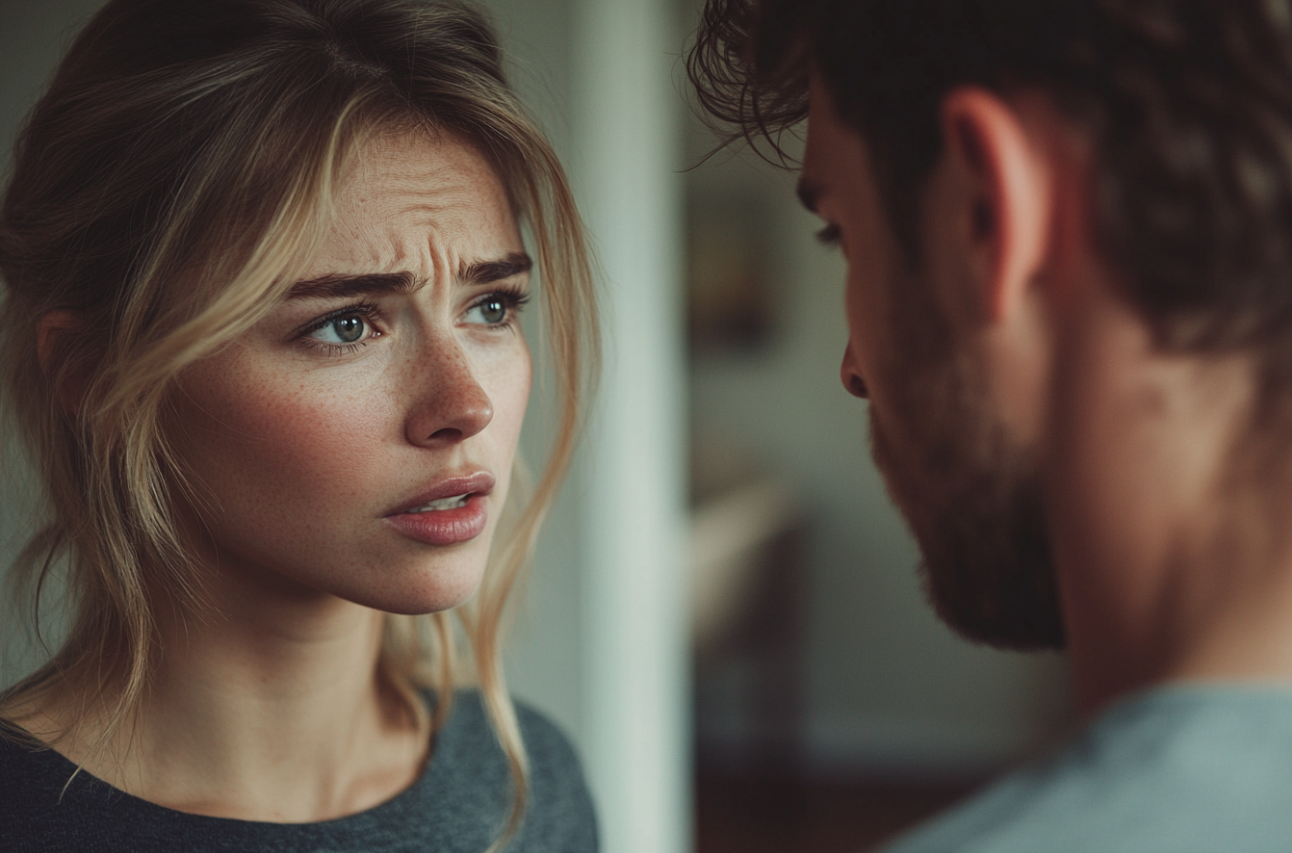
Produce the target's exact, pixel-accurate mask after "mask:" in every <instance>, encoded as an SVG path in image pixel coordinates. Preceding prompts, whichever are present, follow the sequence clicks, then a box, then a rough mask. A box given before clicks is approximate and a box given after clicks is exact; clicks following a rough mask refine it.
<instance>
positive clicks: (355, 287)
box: [287, 252, 534, 299]
mask: <svg viewBox="0 0 1292 853" xmlns="http://www.w3.org/2000/svg"><path fill="white" fill-rule="evenodd" d="M533 267H534V260H533V258H531V257H530V256H529V255H527V254H525V253H524V252H512V253H511V254H509V255H507V256H506V257H504V258H502V259H500V260H496V261H476V262H475V263H471V264H466V265H464V266H463V267H462V268H461V270H460V271H459V272H458V281H459V282H461V283H462V284H467V285H481V284H490V283H492V282H495V281H502V280H503V279H506V278H511V277H512V276H516V275H520V274H521V273H526V272H529V271H530V270H531V269H533ZM425 283H426V282H425V281H424V280H422V279H419V278H417V277H416V276H414V275H413V274H412V273H411V272H390V273H359V274H357V275H341V274H336V275H325V276H320V277H318V278H311V279H308V280H306V281H298V282H296V283H295V284H293V285H292V289H291V290H290V291H289V292H288V294H287V298H288V299H347V298H350V297H354V296H367V295H370V294H378V293H412V292H413V291H414V290H417V289H418V288H419V287H421V286H422V285H423V284H425Z"/></svg>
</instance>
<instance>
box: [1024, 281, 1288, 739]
mask: <svg viewBox="0 0 1292 853" xmlns="http://www.w3.org/2000/svg"><path fill="white" fill-rule="evenodd" d="M1086 293H1087V294H1088V298H1085V299H1083V300H1082V301H1081V302H1080V303H1079V304H1073V305H1069V306H1067V309H1068V310H1069V312H1070V313H1069V314H1068V316H1067V317H1066V318H1065V322H1066V323H1068V324H1069V329H1068V332H1069V334H1067V335H1065V336H1064V337H1063V339H1062V340H1061V341H1060V345H1059V348H1058V352H1059V357H1058V358H1057V359H1056V368H1055V377H1054V384H1053V386H1052V387H1053V398H1052V402H1053V405H1052V410H1051V414H1050V417H1049V428H1048V434H1047V439H1048V441H1047V447H1046V457H1047V463H1046V466H1045V468H1046V477H1047V491H1048V497H1049V503H1048V506H1049V507H1050V509H1051V513H1052V514H1051V524H1052V528H1053V543H1054V547H1055V555H1056V561H1057V565H1058V572H1059V582H1060V586H1061V590H1062V597H1063V606H1064V615H1065V621H1066V624H1067V632H1068V643H1069V649H1070V653H1071V659H1072V666H1073V677H1074V682H1075V683H1074V688H1075V693H1076V696H1077V699H1078V703H1079V705H1080V707H1081V710H1082V711H1083V712H1084V713H1087V714H1089V713H1093V712H1095V711H1097V710H1098V709H1100V708H1102V707H1103V706H1105V705H1106V704H1107V703H1108V702H1110V701H1112V700H1114V699H1116V698H1118V697H1120V696H1122V695H1124V694H1127V693H1129V692H1133V691H1136V690H1140V689H1143V688H1145V687H1148V686H1151V685H1154V684H1157V683H1162V682H1167V681H1175V680H1191V679H1206V680H1213V681H1214V680H1244V681H1268V682H1285V683H1288V684H1292V526H1289V525H1287V524H1286V523H1284V522H1283V520H1282V516H1283V514H1284V512H1285V510H1284V508H1285V507H1286V506H1287V505H1288V504H1287V501H1286V500H1285V499H1284V498H1283V497H1282V496H1283V495H1284V494H1285V493H1286V489H1287V485H1286V484H1285V483H1281V482H1272V480H1275V479H1277V478H1284V479H1285V475H1283V474H1282V472H1283V471H1292V464H1288V463H1289V462H1292V460H1286V459H1285V457H1284V455H1283V454H1282V453H1281V452H1279V451H1277V450H1276V449H1274V448H1275V446H1274V445H1271V449H1270V450H1269V452H1268V453H1267V458H1264V459H1259V458H1256V457H1255V456H1254V448H1255V447H1257V445H1256V444H1254V443H1253V441H1252V440H1251V435H1252V422H1253V417H1252V413H1253V411H1254V410H1255V403H1256V395H1257V390H1258V384H1257V379H1256V375H1257V374H1256V369H1255V367H1254V365H1253V363H1252V361H1251V360H1250V359H1249V358H1247V357H1239V356H1233V357H1224V358H1221V357H1209V356H1202V355H1187V354H1174V353H1163V352H1162V351H1161V350H1160V349H1159V348H1157V347H1155V346H1154V344H1153V341H1152V338H1151V334H1150V332H1149V330H1148V329H1147V328H1146V326H1145V325H1144V324H1143V323H1142V322H1141V321H1140V320H1139V319H1138V317H1137V316H1136V315H1135V313H1134V312H1133V311H1131V310H1130V309H1129V308H1127V307H1126V306H1124V305H1123V304H1122V303H1121V302H1120V301H1119V300H1117V299H1115V298H1112V297H1109V296H1108V295H1107V294H1106V293H1105V292H1101V291H1100V290H1099V289H1093V288H1092V289H1087V291H1086Z"/></svg>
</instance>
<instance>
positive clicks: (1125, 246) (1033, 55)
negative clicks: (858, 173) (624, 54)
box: [687, 0, 1292, 384]
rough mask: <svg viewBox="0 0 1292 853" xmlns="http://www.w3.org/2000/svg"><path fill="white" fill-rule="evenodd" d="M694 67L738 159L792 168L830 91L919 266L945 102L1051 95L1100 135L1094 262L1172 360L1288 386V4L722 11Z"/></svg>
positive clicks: (777, 0)
mask: <svg viewBox="0 0 1292 853" xmlns="http://www.w3.org/2000/svg"><path fill="white" fill-rule="evenodd" d="M687 66H688V71H689V74H690V77H691V79H692V81H693V83H694V84H695V87H696V90H697V93H698V99H699V103H700V105H701V107H702V108H703V109H704V110H705V112H707V114H708V115H709V117H710V118H711V120H712V121H713V123H714V124H715V126H718V127H721V128H723V129H724V130H725V131H726V133H727V137H726V138H727V140H728V141H731V140H734V139H739V138H745V139H748V140H749V141H751V142H752V143H754V144H755V145H756V146H757V145H759V144H764V145H765V144H767V143H770V144H771V146H772V149H773V150H774V151H775V152H776V153H777V154H779V155H780V156H781V157H782V158H783V157H784V153H783V151H784V149H783V148H782V147H781V146H780V144H779V142H780V134H781V133H782V132H783V131H785V130H786V129H787V128H790V127H792V126H794V125H795V124H797V123H799V122H801V121H802V120H803V119H804V118H805V117H806V114H807V80H808V75H809V72H812V73H815V74H817V75H819V78H820V79H821V81H822V82H823V84H824V86H825V88H826V90H827V91H828V92H829V94H830V97H831V99H832V100H833V102H834V105H835V107H836V109H837V111H838V113H839V115H840V116H841V117H842V119H843V120H844V122H845V123H847V124H848V126H849V127H851V128H853V129H854V130H856V131H857V132H859V133H860V134H861V135H862V136H864V137H865V139H866V141H867V145H868V149H869V151H870V153H871V157H872V166H873V168H874V172H875V174H876V176H877V180H878V182H879V185H880V191H881V195H882V197H883V199H884V203H885V206H886V209H887V212H888V215H889V217H890V220H891V223H892V225H893V227H894V229H895V232H896V233H897V235H898V238H899V240H900V241H901V243H902V245H903V248H904V249H905V251H906V252H907V254H908V256H910V258H911V259H912V260H915V259H917V258H918V257H919V254H920V252H919V249H920V247H919V245H918V239H917V236H916V222H917V215H918V209H917V201H916V199H917V198H918V195H919V193H918V189H919V187H920V185H921V184H922V182H923V181H924V180H925V179H926V178H927V176H928V174H929V172H930V170H931V169H932V167H933V165H934V163H935V162H936V160H937V159H938V157H939V155H940V153H941V150H942V136H941V129H940V127H939V124H938V120H937V112H938V107H939V104H940V102H941V99H942V98H943V97H944V95H945V94H946V93H947V92H948V91H949V90H951V89H952V88H954V87H957V86H962V85H978V86H984V87H987V88H990V89H993V90H995V91H998V92H1002V93H1007V92H1009V91H1017V90H1020V89H1023V88H1033V89H1040V90H1043V91H1045V92H1047V93H1048V94H1049V96H1050V97H1051V99H1052V101H1053V103H1054V104H1055V106H1056V107H1057V108H1058V109H1059V110H1061V112H1062V113H1063V114H1064V115H1065V116H1067V117H1068V118H1069V119H1070V120H1071V121H1073V122H1074V123H1075V124H1076V125H1077V126H1079V127H1081V128H1083V129H1084V130H1085V131H1086V132H1087V133H1088V134H1089V138H1090V140H1091V142H1092V143H1093V151H1094V159H1095V163H1094V166H1095V168H1094V170H1093V177H1092V186H1091V201H1092V205H1091V206H1092V219H1093V221H1092V223H1091V225H1092V227H1093V233H1094V235H1095V240H1096V243H1097V248H1098V249H1099V250H1100V251H1101V252H1102V253H1103V254H1104V256H1105V257H1106V258H1107V259H1108V260H1109V261H1110V262H1112V263H1113V264H1114V266H1115V267H1116V268H1117V269H1118V270H1119V271H1120V272H1121V273H1123V275H1124V278H1125V284H1124V287H1125V295H1126V296H1127V297H1128V298H1129V299H1130V301H1131V302H1132V304H1134V305H1135V306H1136V307H1137V309H1138V310H1139V311H1140V313H1141V315H1142V316H1143V317H1144V318H1145V320H1146V321H1147V322H1148V323H1149V324H1150V326H1151V327H1152V328H1153V330H1154V332H1155V334H1156V336H1157V339H1158V342H1159V344H1160V345H1161V346H1164V347H1168V348H1172V349H1177V350H1189V351H1208V352H1218V351H1236V350H1239V349H1255V350H1260V351H1263V352H1265V353H1266V354H1269V355H1271V356H1273V358H1272V361H1274V362H1277V365H1276V367H1277V373H1278V374H1279V375H1280V376H1284V377H1288V378H1290V379H1292V3H1289V2H1288V0H1047V2H1044V3H1039V2H1036V0H903V2H900V3H894V2H891V0H709V2H708V3H707V5H706V8H705V10H704V14H703V19H702V22H701V26H700V29H699V32H698V35H697V37H696V41H695V44H694V46H693V47H692V49H691V51H690V54H689V56H688V62H687ZM1285 384H1287V383H1285Z"/></svg>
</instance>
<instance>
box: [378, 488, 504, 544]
mask: <svg viewBox="0 0 1292 853" xmlns="http://www.w3.org/2000/svg"><path fill="white" fill-rule="evenodd" d="M426 503H430V501H427V502H426ZM385 521H386V522H387V523H389V524H390V525H391V526H392V527H394V528H395V529H396V530H398V531H399V532H400V533H402V534H404V535H405V536H408V537H409V538H411V539H416V540H418V541H419V542H425V543H426V544H427V545H457V544H459V543H461V542H469V541H470V540H472V539H474V538H476V537H477V536H479V535H480V534H481V533H482V532H483V531H484V529H485V524H486V523H487V522H488V521H489V496H488V495H486V494H480V493H478V492H477V493H473V494H470V495H467V497H466V502H465V503H464V504H463V505H462V506H458V507H454V508H452V509H429V510H425V511H423V512H415V511H414V512H399V513H395V514H393V515H388V516H386V517H385Z"/></svg>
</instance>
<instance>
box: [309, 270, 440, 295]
mask: <svg viewBox="0 0 1292 853" xmlns="http://www.w3.org/2000/svg"><path fill="white" fill-rule="evenodd" d="M422 284H423V282H421V281H419V280H418V279H417V277H416V276H414V275H413V274H412V273H411V272H385V273H360V274H359V275H325V276H321V277H320V278H312V279H309V280H308V281H298V282H296V283H295V284H293V285H292V289H291V291H289V292H288V294H287V298H288V299H311V298H313V299H320V298H321V299H346V298H349V297H352V296H367V295H369V294H373V293H412V292H413V291H414V290H416V289H417V288H419V287H421V286H422Z"/></svg>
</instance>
